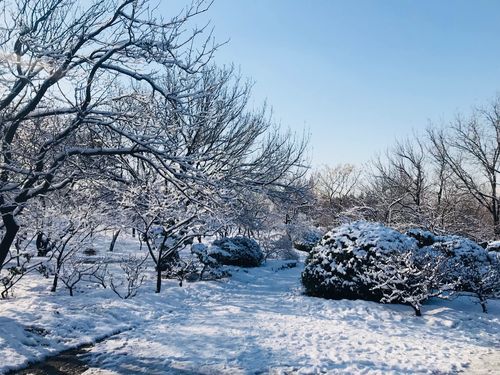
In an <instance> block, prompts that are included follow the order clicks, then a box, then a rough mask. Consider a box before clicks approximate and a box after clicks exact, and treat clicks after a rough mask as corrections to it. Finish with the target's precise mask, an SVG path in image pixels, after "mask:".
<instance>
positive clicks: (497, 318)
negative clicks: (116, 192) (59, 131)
mask: <svg viewBox="0 0 500 375" xmlns="http://www.w3.org/2000/svg"><path fill="white" fill-rule="evenodd" d="M128 241H129V242H128V243H124V242H122V243H121V244H119V245H118V249H120V248H121V249H122V251H123V249H125V248H127V249H129V250H130V249H131V248H134V246H136V244H134V243H133V242H130V241H131V239H129V240H128ZM282 265H283V262H282V261H268V262H267V264H266V265H265V266H263V267H261V268H257V269H237V268H231V272H232V274H233V277H232V278H230V279H225V280H222V281H212V282H196V283H185V286H184V287H182V288H181V287H179V286H178V283H177V282H176V281H165V283H164V287H163V290H162V293H161V294H155V293H154V280H153V275H151V279H150V280H148V281H147V282H146V284H145V285H144V286H143V287H142V289H141V290H140V291H139V294H138V295H137V297H135V298H133V299H131V300H121V299H119V298H118V297H117V296H116V295H115V294H113V293H112V292H111V291H110V290H107V289H106V290H105V289H102V288H101V289H100V288H98V287H97V286H92V287H88V288H85V287H83V286H82V287H81V288H80V289H79V292H78V293H77V295H76V296H74V297H70V296H69V295H68V292H67V290H65V289H64V288H63V287H61V288H60V290H59V291H58V292H57V293H55V294H51V293H50V292H49V288H50V283H51V280H50V279H44V278H43V277H41V276H40V275H36V274H33V275H30V276H28V277H26V278H25V279H24V280H23V282H22V284H21V286H20V287H18V288H17V289H16V293H15V297H14V298H10V299H8V300H1V301H0V352H1V358H2V360H1V361H0V372H5V371H7V370H9V369H15V368H20V367H23V366H26V365H27V363H28V362H33V361H35V360H40V359H42V358H44V357H46V356H49V355H53V354H55V353H57V352H59V351H62V350H64V349H67V348H70V347H75V346H78V345H81V344H83V343H88V342H94V341H95V340H96V339H98V338H101V337H104V336H107V335H110V334H112V333H115V332H121V333H119V334H116V335H114V336H112V337H110V338H108V339H106V340H104V341H101V342H99V343H97V344H96V345H95V346H93V347H92V348H91V349H90V351H89V352H88V354H86V355H85V356H84V358H83V359H84V360H85V361H86V362H87V363H88V364H89V366H90V369H89V370H87V371H86V372H85V374H127V373H144V374H267V373H272V374H322V373H327V374H329V373H332V374H336V373H340V374H365V373H366V374H406V373H408V374H413V373H423V374H427V373H428V374H454V373H458V372H461V371H463V372H465V373H477V374H481V373H485V374H486V373H491V374H495V373H498V369H499V368H500V301H492V302H491V303H490V305H489V309H490V313H489V314H483V313H481V308H480V306H479V305H477V304H476V303H475V302H474V301H473V300H471V299H469V298H468V297H462V298H460V299H458V300H455V301H452V302H446V301H440V300H433V301H432V302H431V303H428V304H427V305H425V306H424V309H423V313H424V316H423V317H421V318H418V317H415V316H414V315H413V311H412V309H411V308H409V307H407V306H401V305H381V304H377V303H372V302H364V301H346V300H343V301H332V300H323V299H319V298H311V297H306V296H304V295H302V294H301V293H302V289H301V285H300V272H301V269H302V263H301V262H299V264H298V266H297V267H296V268H291V269H284V268H283V267H281V266H282Z"/></svg>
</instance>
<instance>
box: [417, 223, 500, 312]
mask: <svg viewBox="0 0 500 375" xmlns="http://www.w3.org/2000/svg"><path fill="white" fill-rule="evenodd" d="M408 235H410V236H412V237H414V238H416V239H417V240H418V241H419V247H420V248H421V249H420V252H421V253H423V254H426V255H427V256H428V257H432V258H436V257H441V258H444V259H445V261H444V262H443V264H442V267H441V270H440V272H441V284H442V285H441V288H443V285H446V286H447V289H448V290H449V289H450V288H453V291H454V292H457V293H459V292H470V293H474V294H475V295H476V296H477V297H478V299H479V302H480V304H481V306H482V308H483V311H484V312H486V311H487V307H486V304H487V300H488V299H489V298H494V297H496V296H499V295H500V262H499V260H498V257H497V256H495V255H494V254H495V252H493V251H491V252H489V251H488V250H487V249H484V248H483V247H481V246H479V245H478V244H477V243H476V242H474V241H472V240H470V239H468V238H465V237H461V236H438V235H434V234H433V233H431V232H428V231H423V230H418V229H414V230H411V231H409V232H408ZM421 239H425V240H423V241H422V240H421Z"/></svg>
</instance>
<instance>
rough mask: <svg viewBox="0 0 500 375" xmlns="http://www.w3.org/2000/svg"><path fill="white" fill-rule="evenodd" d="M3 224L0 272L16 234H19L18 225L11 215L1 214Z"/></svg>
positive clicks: (0, 242) (0, 243) (0, 244)
mask: <svg viewBox="0 0 500 375" xmlns="http://www.w3.org/2000/svg"><path fill="white" fill-rule="evenodd" d="M3 223H4V225H5V234H4V236H3V238H2V240H1V241H0V270H1V269H2V267H3V266H4V262H5V259H7V255H9V250H10V247H11V246H12V244H13V243H14V240H15V239H16V235H17V232H19V225H18V224H17V223H16V220H15V219H14V216H13V215H12V213H6V214H5V213H4V214H3Z"/></svg>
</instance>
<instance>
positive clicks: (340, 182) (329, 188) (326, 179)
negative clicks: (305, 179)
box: [312, 164, 361, 225]
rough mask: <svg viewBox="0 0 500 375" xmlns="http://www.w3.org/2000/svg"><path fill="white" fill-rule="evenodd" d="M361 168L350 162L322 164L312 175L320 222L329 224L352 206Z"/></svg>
mask: <svg viewBox="0 0 500 375" xmlns="http://www.w3.org/2000/svg"><path fill="white" fill-rule="evenodd" d="M360 177H361V170H359V169H358V168H356V167H355V166H354V165H351V164H340V165H337V166H335V167H330V166H324V167H323V168H322V169H320V170H318V171H316V172H315V173H314V174H313V175H312V180H313V184H314V187H313V189H314V192H315V194H316V196H317V199H318V200H319V202H318V203H319V205H320V207H321V209H320V210H321V211H322V213H321V216H322V217H323V219H322V220H321V224H323V225H330V224H332V223H334V222H335V221H336V219H337V218H338V217H339V215H340V214H341V213H342V212H343V211H345V210H347V209H349V208H350V207H352V206H353V205H354V203H355V200H356V196H357V195H358V194H359V187H360Z"/></svg>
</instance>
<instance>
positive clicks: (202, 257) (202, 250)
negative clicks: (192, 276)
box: [191, 243, 231, 280]
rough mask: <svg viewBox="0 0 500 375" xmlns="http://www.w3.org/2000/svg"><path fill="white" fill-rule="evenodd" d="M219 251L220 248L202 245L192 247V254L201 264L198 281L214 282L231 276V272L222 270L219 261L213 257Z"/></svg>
mask: <svg viewBox="0 0 500 375" xmlns="http://www.w3.org/2000/svg"><path fill="white" fill-rule="evenodd" d="M219 251H220V249H219V248H218V247H214V246H210V247H209V246H207V245H205V244H202V243H197V244H193V245H192V246H191V253H192V254H194V255H196V257H197V258H198V261H199V262H200V263H201V269H200V270H199V277H198V280H203V279H205V280H214V279H220V278H223V277H228V276H231V274H230V273H229V272H227V271H226V270H224V269H223V268H222V265H221V264H220V263H219V261H218V260H217V259H216V258H215V257H213V256H212V255H213V254H214V253H217V252H219Z"/></svg>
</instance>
